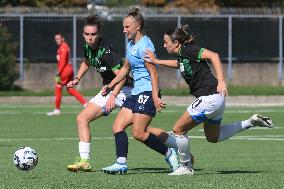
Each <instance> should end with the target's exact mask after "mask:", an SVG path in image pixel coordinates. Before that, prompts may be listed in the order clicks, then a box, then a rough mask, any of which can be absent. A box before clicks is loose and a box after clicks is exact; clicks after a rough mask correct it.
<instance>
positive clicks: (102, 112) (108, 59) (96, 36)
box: [67, 15, 132, 171]
mask: <svg viewBox="0 0 284 189" xmlns="http://www.w3.org/2000/svg"><path fill="white" fill-rule="evenodd" d="M83 30H84V32H83V36H84V39H85V44H84V60H83V62H82V63H81V66H80V69H79V71H78V74H77V76H76V77H75V79H74V80H73V81H70V82H69V83H68V84H67V87H73V86H74V85H78V84H79V82H80V80H81V79H82V78H83V76H84V74H85V73H86V72H87V71H88V69H89V67H90V66H92V67H93V68H94V69H96V70H97V72H98V73H100V74H101V76H102V79H103V85H107V84H109V83H110V81H111V80H112V79H113V78H115V75H117V74H118V72H119V70H120V68H121V67H122V64H121V61H120V57H119V56H118V54H117V52H116V51H115V49H114V48H113V47H112V45H111V44H110V43H109V42H108V41H107V40H106V39H104V38H103V37H101V35H100V34H101V33H100V32H101V21H100V18H99V17H98V16H96V15H92V16H88V17H87V18H86V20H85V24H84V27H83ZM131 85H132V79H131V78H130V77H125V79H123V80H121V82H119V83H118V84H117V85H116V86H115V87H114V89H113V90H112V91H111V92H110V93H109V94H108V95H107V96H102V94H101V93H99V94H97V95H96V96H95V97H94V98H92V99H91V100H90V101H89V103H88V104H87V106H86V108H85V109H83V110H82V112H80V113H79V115H78V116H77V127H78V135H79V139H80V141H79V154H80V160H79V161H77V162H75V164H72V165H68V166H67V169H68V170H69V171H91V163H90V161H89V160H90V147H91V134H90V127H89V123H90V122H91V121H93V120H96V119H98V118H99V117H101V116H107V115H108V114H109V113H110V112H111V110H112V109H113V108H115V107H117V106H118V107H121V105H122V104H123V102H124V100H125V99H126V97H127V96H130V94H131ZM122 137H124V138H123V140H125V141H127V140H128V138H127V135H126V134H125V135H124V136H122Z"/></svg>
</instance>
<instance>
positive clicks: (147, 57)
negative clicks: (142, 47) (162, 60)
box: [143, 49, 157, 64]
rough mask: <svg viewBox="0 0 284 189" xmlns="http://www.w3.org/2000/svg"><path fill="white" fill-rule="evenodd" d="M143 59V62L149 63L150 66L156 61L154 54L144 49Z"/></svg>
mask: <svg viewBox="0 0 284 189" xmlns="http://www.w3.org/2000/svg"><path fill="white" fill-rule="evenodd" d="M143 59H144V61H145V62H149V63H151V64H156V62H155V61H156V60H157V59H156V56H155V54H154V53H153V52H152V51H150V50H149V49H146V52H145V54H144V58H143Z"/></svg>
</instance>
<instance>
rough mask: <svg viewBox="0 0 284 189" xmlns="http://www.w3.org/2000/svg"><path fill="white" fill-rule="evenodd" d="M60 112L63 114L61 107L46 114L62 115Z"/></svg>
mask: <svg viewBox="0 0 284 189" xmlns="http://www.w3.org/2000/svg"><path fill="white" fill-rule="evenodd" d="M60 114H61V112H60V110H59V109H54V110H53V111H52V112H48V113H46V115H48V116H56V115H60Z"/></svg>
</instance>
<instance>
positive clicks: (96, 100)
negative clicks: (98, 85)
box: [89, 86, 132, 116]
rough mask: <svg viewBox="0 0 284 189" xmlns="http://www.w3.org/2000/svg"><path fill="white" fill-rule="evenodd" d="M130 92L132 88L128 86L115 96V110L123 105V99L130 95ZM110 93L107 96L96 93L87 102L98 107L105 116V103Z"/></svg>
mask: <svg viewBox="0 0 284 189" xmlns="http://www.w3.org/2000/svg"><path fill="white" fill-rule="evenodd" d="M131 90H132V88H131V87H129V86H124V87H123V88H122V89H121V91H120V92H119V93H118V94H117V97H116V98H115V108H117V107H119V108H120V107H121V106H122V104H123V103H124V101H125V99H126V98H127V97H128V96H130V95H131ZM110 95H111V94H110V93H109V94H108V95H107V96H103V95H102V94H101V92H100V93H98V94H97V95H96V96H95V97H93V98H92V99H91V100H90V101H89V102H90V103H93V104H96V105H98V106H100V107H101V108H102V109H103V112H104V113H105V115H106V116H107V115H108V114H107V112H106V109H105V108H106V103H107V101H108V99H109V97H110Z"/></svg>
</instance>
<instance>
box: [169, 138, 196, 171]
mask: <svg viewBox="0 0 284 189" xmlns="http://www.w3.org/2000/svg"><path fill="white" fill-rule="evenodd" d="M165 145H167V146H168V147H171V148H176V149H177V150H178V152H177V153H178V155H179V158H180V162H181V164H183V165H187V166H191V156H190V149H189V139H188V136H186V135H175V134H169V137H168V139H167V141H166V142H165ZM189 164H190V165H189Z"/></svg>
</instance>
